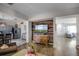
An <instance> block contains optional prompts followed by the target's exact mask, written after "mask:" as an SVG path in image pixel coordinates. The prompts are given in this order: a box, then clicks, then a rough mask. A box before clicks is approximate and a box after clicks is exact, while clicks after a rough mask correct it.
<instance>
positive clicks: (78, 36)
mask: <svg viewBox="0 0 79 59" xmlns="http://www.w3.org/2000/svg"><path fill="white" fill-rule="evenodd" d="M76 21H77V40H76V44H77V45H79V15H77V16H76Z"/></svg>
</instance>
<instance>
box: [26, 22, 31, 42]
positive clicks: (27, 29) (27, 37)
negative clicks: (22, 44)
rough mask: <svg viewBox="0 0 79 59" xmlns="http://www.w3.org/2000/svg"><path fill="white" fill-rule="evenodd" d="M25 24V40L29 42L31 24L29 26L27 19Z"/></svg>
mask: <svg viewBox="0 0 79 59" xmlns="http://www.w3.org/2000/svg"><path fill="white" fill-rule="evenodd" d="M26 24H27V26H26V32H27V33H26V42H27V43H28V42H30V40H32V29H31V28H32V26H31V22H30V21H27V22H26Z"/></svg>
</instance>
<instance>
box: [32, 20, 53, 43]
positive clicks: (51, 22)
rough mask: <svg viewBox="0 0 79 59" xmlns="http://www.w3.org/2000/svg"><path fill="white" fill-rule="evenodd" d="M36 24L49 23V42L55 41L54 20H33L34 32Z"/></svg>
mask: <svg viewBox="0 0 79 59" xmlns="http://www.w3.org/2000/svg"><path fill="white" fill-rule="evenodd" d="M36 24H47V25H48V32H47V35H48V36H49V43H53V20H45V21H37V22H32V33H33V30H34V28H33V27H34V25H36ZM32 36H33V34H32ZM32 38H33V37H32Z"/></svg>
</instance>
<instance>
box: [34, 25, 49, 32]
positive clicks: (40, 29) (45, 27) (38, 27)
mask: <svg viewBox="0 0 79 59" xmlns="http://www.w3.org/2000/svg"><path fill="white" fill-rule="evenodd" d="M47 30H48V25H46V24H41V25H35V32H40V33H47Z"/></svg>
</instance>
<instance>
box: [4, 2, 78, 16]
mask: <svg viewBox="0 0 79 59" xmlns="http://www.w3.org/2000/svg"><path fill="white" fill-rule="evenodd" d="M4 5H5V6H8V5H7V4H4ZM8 7H10V8H12V9H14V10H16V11H18V12H20V13H22V14H24V15H25V16H26V17H33V16H36V15H41V14H48V15H51V17H58V16H65V15H73V14H78V13H79V4H78V3H14V4H13V5H11V6H8Z"/></svg>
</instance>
